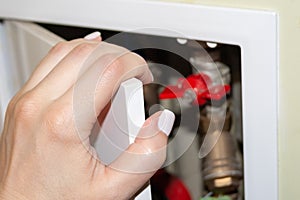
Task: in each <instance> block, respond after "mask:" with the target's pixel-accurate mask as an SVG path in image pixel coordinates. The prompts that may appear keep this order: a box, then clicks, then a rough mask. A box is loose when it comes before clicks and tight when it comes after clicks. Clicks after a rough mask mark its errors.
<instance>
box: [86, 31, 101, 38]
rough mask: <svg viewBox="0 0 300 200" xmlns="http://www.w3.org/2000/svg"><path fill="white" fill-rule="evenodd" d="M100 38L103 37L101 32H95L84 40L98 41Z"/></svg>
mask: <svg viewBox="0 0 300 200" xmlns="http://www.w3.org/2000/svg"><path fill="white" fill-rule="evenodd" d="M99 36H101V33H100V32H99V31H96V32H93V33H90V34H88V35H86V36H85V37H84V39H86V40H93V39H96V38H97V37H99Z"/></svg>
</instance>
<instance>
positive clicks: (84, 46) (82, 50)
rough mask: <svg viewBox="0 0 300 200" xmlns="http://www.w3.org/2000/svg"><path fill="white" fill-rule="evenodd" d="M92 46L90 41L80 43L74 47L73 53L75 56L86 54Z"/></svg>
mask: <svg viewBox="0 0 300 200" xmlns="http://www.w3.org/2000/svg"><path fill="white" fill-rule="evenodd" d="M94 47H95V44H92V43H81V44H79V45H77V46H76V47H75V48H74V50H73V54H75V56H82V55H86V54H88V53H90V52H91V51H92V50H93V49H94Z"/></svg>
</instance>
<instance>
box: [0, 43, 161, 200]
mask: <svg viewBox="0 0 300 200" xmlns="http://www.w3.org/2000/svg"><path fill="white" fill-rule="evenodd" d="M95 52H96V53H95ZM87 61H88V62H87ZM93 76H94V77H96V76H97V80H95V81H90V80H92V79H93ZM132 77H136V78H138V79H140V80H141V81H142V82H143V83H145V84H146V83H149V82H151V81H152V77H151V72H150V71H149V69H148V67H147V65H146V63H145V61H144V60H143V59H142V58H141V57H139V56H138V55H136V54H134V53H131V52H129V51H127V50H126V49H123V48H121V47H118V46H115V45H111V44H108V43H104V42H101V38H100V37H97V38H94V39H92V40H87V39H76V40H72V41H69V42H61V43H59V44H57V45H56V46H55V47H53V48H52V49H51V50H50V52H49V53H48V55H47V56H46V57H45V58H44V59H43V60H42V61H41V62H40V64H39V65H38V66H37V68H36V70H35V71H34V72H33V74H32V75H31V77H30V78H29V80H28V81H27V82H26V83H25V85H24V86H23V87H22V88H21V89H20V91H19V92H18V93H17V94H16V95H15V96H14V97H13V99H12V100H11V102H10V103H9V106H8V108H7V112H6V118H5V124H4V129H3V132H2V134H1V140H0V199H1V200H11V199H14V200H29V199H30V200H48V199H49V200H50V199H51V200H53V199H56V200H60V199H64V200H66V199H72V200H74V199H95V200H96V199H129V198H130V197H132V196H133V195H134V194H135V193H136V192H137V191H138V190H139V188H140V187H141V186H143V185H144V184H145V183H146V182H147V180H149V178H150V177H151V176H152V175H153V174H154V173H155V170H157V169H158V168H159V167H160V166H161V165H162V164H163V162H164V160H165V156H166V151H165V146H166V144H167V136H166V134H165V133H163V132H162V131H160V130H159V129H158V127H157V122H158V117H159V116H160V113H156V114H154V115H152V116H151V117H150V118H148V119H147V120H146V122H145V124H144V126H143V127H142V129H141V131H140V133H139V135H138V138H137V139H136V140H135V143H133V144H132V145H130V146H129V148H128V149H127V150H126V152H124V153H123V154H122V155H121V156H120V157H119V158H118V159H117V160H116V161H115V162H113V163H112V164H111V165H109V166H105V165H103V164H102V163H101V162H100V161H99V159H98V158H97V154H96V153H95V150H94V148H93V147H92V146H91V145H90V144H89V139H88V138H89V135H90V134H91V130H92V128H93V124H94V123H95V122H96V120H97V117H95V116H100V117H98V120H99V121H101V116H103V115H105V110H107V104H108V103H109V101H110V99H111V96H112V95H113V94H114V92H115V91H116V88H118V86H119V84H120V83H121V82H122V81H124V80H127V79H129V78H132ZM90 83H91V84H93V85H89V84H90ZM77 86H78V87H77ZM85 86H92V87H85ZM75 88H76V89H75ZM87 88H92V89H91V90H90V91H89V90H88V89H87ZM91 92H92V93H91ZM75 93H76V94H75ZM89 95H90V96H89ZM86 96H88V97H93V98H91V99H92V103H93V105H94V107H93V109H92V111H93V112H91V109H90V107H88V106H86V105H88V104H87V103H89V102H86V101H90V100H89V98H86V99H85V98H77V97H86ZM74 99H75V100H77V99H79V100H78V101H79V104H80V106H78V107H76V109H74V106H76V105H74V104H75V103H74V102H75V101H74ZM74 110H75V111H74ZM76 112H77V113H76ZM78 112H79V113H81V114H83V117H82V115H78V116H77V115H76V114H78ZM84 138H85V139H84ZM132 155H138V156H132ZM145 166H147V168H146V167H145ZM133 172H136V173H133Z"/></svg>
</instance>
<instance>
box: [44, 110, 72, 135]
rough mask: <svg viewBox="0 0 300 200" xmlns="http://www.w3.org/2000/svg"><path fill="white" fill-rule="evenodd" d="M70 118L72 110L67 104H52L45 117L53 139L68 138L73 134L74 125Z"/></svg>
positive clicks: (48, 130) (48, 131) (45, 123)
mask: <svg viewBox="0 0 300 200" xmlns="http://www.w3.org/2000/svg"><path fill="white" fill-rule="evenodd" d="M72 124H73V123H72V120H71V118H70V111H69V109H68V108H67V107H65V106H59V105H55V106H50V107H49V109H48V110H47V112H46V116H45V118H44V125H45V126H46V129H47V133H48V136H49V137H50V138H52V140H60V141H62V140H66V139H69V138H70V137H68V136H72V135H73V134H71V133H73V132H74V131H73V126H72Z"/></svg>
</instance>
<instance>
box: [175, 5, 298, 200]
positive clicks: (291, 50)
mask: <svg viewBox="0 0 300 200" xmlns="http://www.w3.org/2000/svg"><path fill="white" fill-rule="evenodd" d="M175 1H176V0H175ZM176 2H184V3H194V4H202V5H212V6H226V7H237V8H247V9H259V10H271V11H275V12H277V13H278V14H279V35H280V39H279V40H280V42H279V46H280V48H279V54H280V57H279V59H280V62H279V63H280V65H279V85H278V89H279V105H278V106H279V107H278V111H279V116H278V128H279V136H278V137H279V138H278V140H279V197H280V199H281V200H285V199H297V197H299V196H300V190H299V186H298V183H297V182H298V180H299V179H300V173H299V166H300V160H299V153H300V145H299V141H300V122H299V119H300V105H299V104H300V89H299V83H298V80H299V74H300V66H299V63H300V12H299V9H300V1H298V0H286V1H283V0H251V1H250V0H239V1H238V0H226V1H225V0H183V1H176ZM258 48H259V47H258ZM262 106H263V105H262ZM266 145H268V144H266Z"/></svg>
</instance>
